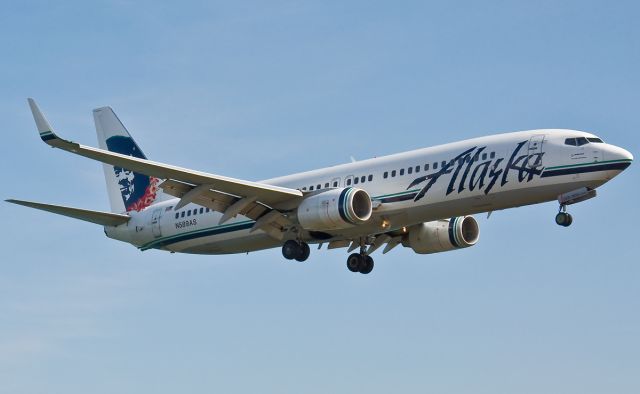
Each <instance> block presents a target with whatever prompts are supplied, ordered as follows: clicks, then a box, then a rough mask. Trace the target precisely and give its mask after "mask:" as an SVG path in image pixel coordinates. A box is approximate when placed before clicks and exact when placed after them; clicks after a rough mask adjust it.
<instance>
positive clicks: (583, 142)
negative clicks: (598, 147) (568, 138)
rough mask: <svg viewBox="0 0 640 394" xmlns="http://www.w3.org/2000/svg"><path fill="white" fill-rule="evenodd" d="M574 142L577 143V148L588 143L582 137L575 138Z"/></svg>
mask: <svg viewBox="0 0 640 394" xmlns="http://www.w3.org/2000/svg"><path fill="white" fill-rule="evenodd" d="M576 142H577V143H578V146H582V145H586V144H588V143H589V141H587V139H586V138H584V137H580V138H576Z"/></svg>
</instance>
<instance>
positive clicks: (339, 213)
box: [297, 187, 372, 231]
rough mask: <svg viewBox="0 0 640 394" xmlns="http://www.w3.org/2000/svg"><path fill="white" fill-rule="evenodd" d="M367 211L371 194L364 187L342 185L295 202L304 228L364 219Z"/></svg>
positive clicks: (328, 227) (326, 227)
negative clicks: (298, 204) (297, 203)
mask: <svg viewBox="0 0 640 394" xmlns="http://www.w3.org/2000/svg"><path fill="white" fill-rule="evenodd" d="M371 211H372V206H371V197H369V194H368V193H367V192H366V191H364V190H362V189H356V188H353V187H346V188H343V189H331V190H327V191H324V192H321V193H317V194H313V195H311V196H309V197H307V198H305V199H304V200H303V201H302V203H301V204H300V206H298V210H297V217H298V222H300V225H302V227H303V228H304V229H305V230H315V231H327V230H338V229H344V228H349V227H352V226H354V225H356V224H361V223H364V222H366V221H367V220H369V218H370V217H371Z"/></svg>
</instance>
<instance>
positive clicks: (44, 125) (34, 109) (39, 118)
mask: <svg viewBox="0 0 640 394" xmlns="http://www.w3.org/2000/svg"><path fill="white" fill-rule="evenodd" d="M27 101H28V102H29V107H31V113H32V114H33V120H35V121H36V127H38V132H39V133H40V138H42V140H43V141H44V142H47V141H49V140H52V139H57V138H58V136H57V135H55V134H54V132H53V127H51V125H50V124H49V122H47V119H46V118H45V117H44V115H43V114H42V112H41V111H40V108H38V104H36V102H35V101H34V100H33V99H32V98H28V99H27Z"/></svg>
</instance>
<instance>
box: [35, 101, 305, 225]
mask: <svg viewBox="0 0 640 394" xmlns="http://www.w3.org/2000/svg"><path fill="white" fill-rule="evenodd" d="M28 102H29V106H30V107H31V112H32V114H33V118H34V120H35V122H36V126H37V128H38V132H39V133H40V138H41V139H42V140H43V141H44V142H45V143H47V144H48V145H50V146H52V147H54V148H59V149H62V150H65V151H68V152H71V153H74V154H76V155H80V156H84V157H88V158H90V159H93V160H97V161H100V162H103V163H107V164H111V165H113V166H118V167H122V168H126V169H128V170H131V171H135V172H138V173H141V174H145V175H148V176H153V177H156V178H159V179H164V180H165V182H164V183H163V184H161V185H160V187H161V188H162V189H163V191H165V192H166V193H167V194H170V195H173V196H175V197H179V198H181V201H180V202H179V203H178V207H181V206H184V205H186V204H188V203H190V202H194V203H197V204H200V205H204V206H206V207H209V208H211V209H214V210H215V211H218V212H222V213H223V214H224V215H223V219H222V221H226V220H228V219H229V218H231V217H233V216H235V215H237V214H247V216H248V217H250V218H251V219H254V220H256V221H257V222H256V229H257V228H261V229H262V230H266V227H265V225H266V224H271V225H274V226H275V227H276V228H278V227H280V229H281V227H282V226H283V225H284V224H286V223H287V222H288V219H286V217H284V216H283V215H277V214H275V213H277V211H276V210H274V209H273V208H274V207H276V208H277V207H279V206H297V203H298V202H299V201H300V200H301V199H302V195H303V194H302V192H301V191H300V190H296V189H289V188H285V187H279V186H273V185H267V184H264V183H259V182H251V181H245V180H241V179H235V178H230V177H225V176H220V175H215V174H210V173H206V172H201V171H195V170H190V169H187V168H181V167H177V166H173V165H169V164H163V163H158V162H155V161H150V160H146V159H140V158H137V157H133V156H127V155H123V154H120V153H115V152H110V151H108V150H103V149H99V148H93V147H89V146H84V145H80V144H78V143H75V142H72V141H67V140H64V139H62V138H60V137H58V136H57V135H56V134H55V133H54V132H53V128H52V127H51V125H50V124H49V122H47V120H46V119H45V117H44V115H43V114H42V112H41V111H40V109H39V108H38V106H37V105H36V103H35V101H34V100H33V99H28ZM272 212H275V213H274V214H271V215H270V216H269V220H267V219H264V217H265V216H267V214H269V213H272ZM259 219H263V220H262V222H259ZM267 232H269V231H267Z"/></svg>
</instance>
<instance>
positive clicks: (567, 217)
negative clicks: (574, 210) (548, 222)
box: [556, 205, 573, 227]
mask: <svg viewBox="0 0 640 394" xmlns="http://www.w3.org/2000/svg"><path fill="white" fill-rule="evenodd" d="M571 223H573V217H572V216H571V214H569V213H567V206H566V205H560V212H558V214H557V215H556V224H557V225H558V226H562V227H569V226H571Z"/></svg>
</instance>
